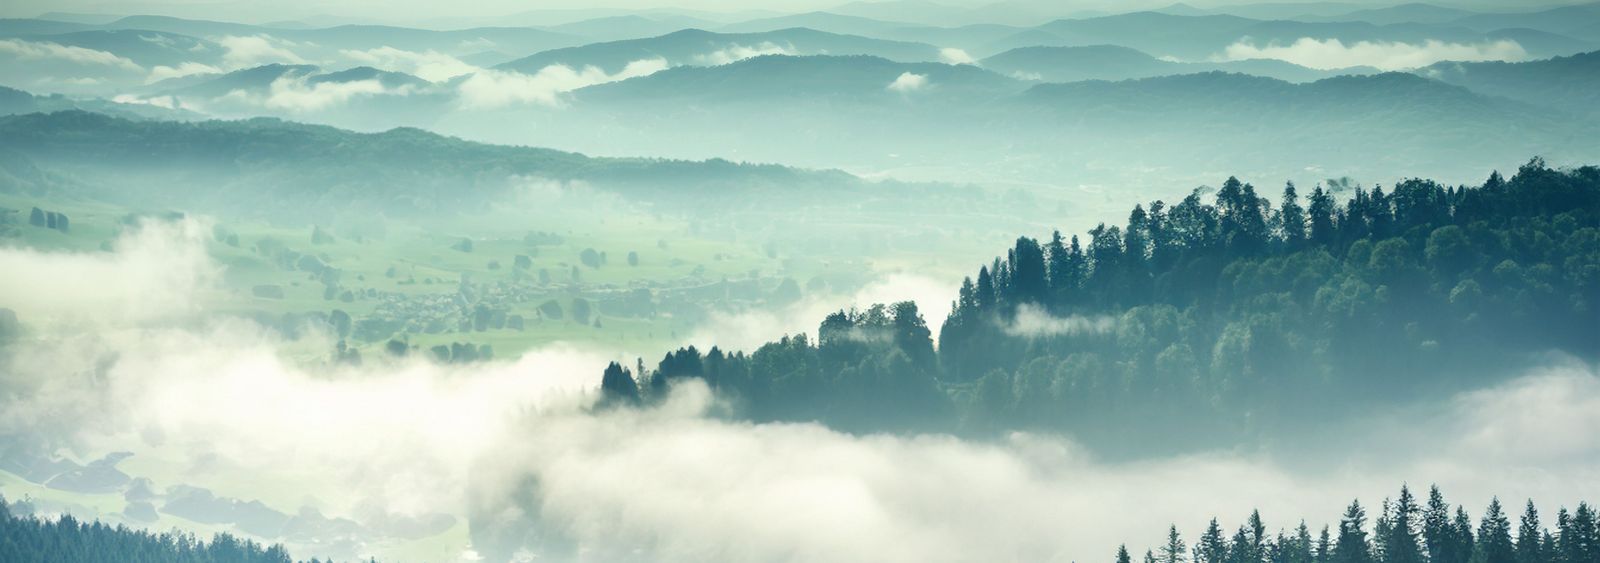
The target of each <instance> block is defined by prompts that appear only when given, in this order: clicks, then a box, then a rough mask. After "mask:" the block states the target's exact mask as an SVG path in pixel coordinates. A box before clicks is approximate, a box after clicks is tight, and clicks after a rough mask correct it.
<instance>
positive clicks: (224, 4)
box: [0, 0, 1575, 23]
mask: <svg viewBox="0 0 1600 563" xmlns="http://www.w3.org/2000/svg"><path fill="white" fill-rule="evenodd" d="M846 1H847V0H672V1H669V2H661V1H657V0H537V1H533V2H529V1H519V0H472V1H458V2H436V1H433V0H277V1H274V2H254V1H216V0H131V1H130V0H8V1H6V2H4V3H0V16H3V17H35V16H38V15H40V14H45V13H50V12H64V13H76V14H105V15H130V14H158V15H169V16H177V17H185V18H195V19H216V20H224V21H239V22H251V23H267V22H274V21H283V20H292V19H308V18H328V17H331V18H352V19H371V20H375V21H400V20H397V19H395V18H407V17H409V18H449V19H470V18H493V17H496V16H504V15H510V14H520V13H525V12H530V11H540V10H585V9H589V10H595V9H602V10H603V9H621V10H663V9H666V10H673V9H676V10H689V11H708V12H747V13H751V14H759V13H761V12H791V13H793V12H808V11H817V10H830V9H833V8H836V7H838V6H839V5H841V4H844V3H846ZM1002 1H1003V2H1004V3H1008V4H1023V5H1028V6H1030V7H1034V8H1037V7H1039V6H1048V7H1050V8H1051V9H1052V10H1058V11H1060V12H1061V13H1063V14H1067V13H1072V12H1077V11H1113V12H1121V11H1131V10H1138V9H1153V8H1159V7H1163V6H1167V5H1170V4H1172V3H1174V2H1175V1H1176V0H1135V1H1120V0H1066V1H1062V0H1002ZM1341 2H1342V3H1345V4H1367V5H1373V6H1383V5H1389V4H1397V3H1404V2H1373V1H1370V0H1341ZM935 3H937V4H941V5H945V6H959V7H969V8H978V7H982V6H986V5H990V4H993V3H995V0H937V1H936V2H935ZM1187 3H1188V4H1191V5H1195V6H1201V7H1214V6H1224V5H1234V4H1250V3H1255V1H1254V0H1251V1H1234V0H1193V1H1189V2H1187ZM1279 3H1295V2H1294V0H1289V1H1288V2H1281V1H1280V2H1279ZM1300 3H1305V2H1300ZM1430 3H1432V4H1435V5H1441V6H1455V7H1463V8H1474V9H1480V10H1491V11H1495V10H1499V11H1521V10H1528V9H1532V8H1534V7H1537V6H1540V5H1557V4H1564V3H1575V2H1572V1H1570V0H1526V1H1524V0H1433V1H1432V2H1430ZM399 14H403V16H402V15H399ZM768 15H770V14H768ZM416 23H425V22H416Z"/></svg>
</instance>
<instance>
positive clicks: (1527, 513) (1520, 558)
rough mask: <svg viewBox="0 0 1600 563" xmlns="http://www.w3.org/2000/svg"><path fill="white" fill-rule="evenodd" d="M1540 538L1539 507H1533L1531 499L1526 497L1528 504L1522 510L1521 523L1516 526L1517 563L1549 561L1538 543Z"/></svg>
mask: <svg viewBox="0 0 1600 563" xmlns="http://www.w3.org/2000/svg"><path fill="white" fill-rule="evenodd" d="M1542 539H1543V538H1542V537H1541V530H1540V528H1539V509H1537V508H1534V506H1533V499H1528V506H1527V508H1524V509H1523V511H1522V523H1521V525H1520V526H1518V528H1517V563H1550V562H1549V559H1548V558H1547V557H1546V556H1545V552H1544V546H1543V545H1542V544H1541V543H1540V541H1541V540H1542Z"/></svg>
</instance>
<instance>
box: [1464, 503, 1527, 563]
mask: <svg viewBox="0 0 1600 563" xmlns="http://www.w3.org/2000/svg"><path fill="white" fill-rule="evenodd" d="M1516 560H1517V550H1516V546H1515V545H1513V544H1512V543H1511V520H1510V519H1509V518H1507V517H1506V515H1505V512H1504V511H1503V510H1502V509H1501V507H1500V499H1499V498H1493V499H1491V500H1490V501H1489V508H1488V510H1485V511H1484V513H1483V521H1482V523H1481V524H1479V525H1478V557H1477V558H1476V560H1475V561H1474V563H1516Z"/></svg>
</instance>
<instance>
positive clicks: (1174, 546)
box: [1161, 525, 1189, 563]
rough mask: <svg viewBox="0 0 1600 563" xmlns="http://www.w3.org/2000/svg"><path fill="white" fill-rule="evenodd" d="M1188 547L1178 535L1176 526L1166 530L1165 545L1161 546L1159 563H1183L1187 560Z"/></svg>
mask: <svg viewBox="0 0 1600 563" xmlns="http://www.w3.org/2000/svg"><path fill="white" fill-rule="evenodd" d="M1188 551H1189V547H1188V546H1187V545H1184V543H1183V538H1182V537H1181V536H1179V535H1178V526H1177V525H1172V526H1171V527H1169V528H1167V544H1166V545H1163V546H1161V563H1185V562H1187V561H1188V560H1189V557H1188Z"/></svg>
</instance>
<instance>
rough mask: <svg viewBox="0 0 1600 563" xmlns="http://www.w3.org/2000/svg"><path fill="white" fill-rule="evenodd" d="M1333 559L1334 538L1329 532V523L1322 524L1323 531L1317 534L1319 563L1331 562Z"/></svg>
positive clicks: (1317, 560)
mask: <svg viewBox="0 0 1600 563" xmlns="http://www.w3.org/2000/svg"><path fill="white" fill-rule="evenodd" d="M1332 561H1333V540H1332V539H1331V537H1330V534H1329V533H1328V525H1327V524H1323V525H1322V533H1321V534H1318V535H1317V555H1316V562H1317V563H1331V562H1332Z"/></svg>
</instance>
